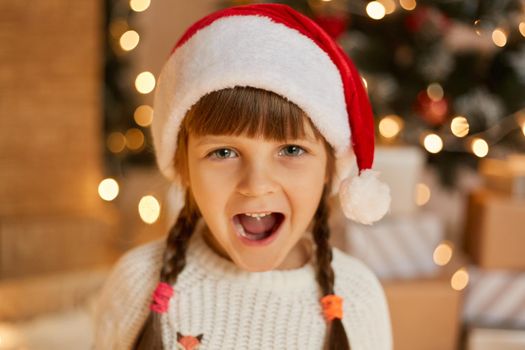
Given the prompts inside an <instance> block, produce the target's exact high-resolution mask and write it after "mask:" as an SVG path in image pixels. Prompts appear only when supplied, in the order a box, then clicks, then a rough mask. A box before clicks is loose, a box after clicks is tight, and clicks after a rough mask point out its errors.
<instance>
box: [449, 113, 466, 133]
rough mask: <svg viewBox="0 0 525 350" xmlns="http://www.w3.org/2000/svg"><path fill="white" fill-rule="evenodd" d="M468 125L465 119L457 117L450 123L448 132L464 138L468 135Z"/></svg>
mask: <svg viewBox="0 0 525 350" xmlns="http://www.w3.org/2000/svg"><path fill="white" fill-rule="evenodd" d="M469 128H470V125H469V123H468V120H467V118H465V117H463V116H461V115H458V116H457V117H455V118H454V119H452V121H451V122H450V131H452V134H454V136H457V137H465V136H467V135H468V132H469Z"/></svg>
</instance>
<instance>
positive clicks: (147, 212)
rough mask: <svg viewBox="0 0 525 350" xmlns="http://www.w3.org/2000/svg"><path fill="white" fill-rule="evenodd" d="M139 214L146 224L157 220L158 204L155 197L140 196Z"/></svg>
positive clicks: (158, 213) (158, 214)
mask: <svg viewBox="0 0 525 350" xmlns="http://www.w3.org/2000/svg"><path fill="white" fill-rule="evenodd" d="M139 215H140V218H141V219H142V221H144V222H145V223H147V224H153V223H154V222H155V221H157V219H158V218H159V216H160V204H159V201H158V200H157V198H155V197H154V196H151V195H147V196H144V197H142V198H141V199H140V201H139Z"/></svg>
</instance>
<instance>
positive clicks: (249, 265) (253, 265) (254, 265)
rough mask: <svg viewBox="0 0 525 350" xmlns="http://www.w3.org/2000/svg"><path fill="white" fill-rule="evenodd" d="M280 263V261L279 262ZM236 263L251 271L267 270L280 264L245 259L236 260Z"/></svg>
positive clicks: (273, 268)
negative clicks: (246, 260)
mask: <svg viewBox="0 0 525 350" xmlns="http://www.w3.org/2000/svg"><path fill="white" fill-rule="evenodd" d="M279 263H280V262H279ZM235 264H236V265H237V266H239V267H240V268H241V269H243V270H246V271H249V272H266V271H271V270H275V269H276V268H277V267H278V266H279V264H275V263H273V264H261V262H260V261H256V262H255V261H254V262H245V261H235Z"/></svg>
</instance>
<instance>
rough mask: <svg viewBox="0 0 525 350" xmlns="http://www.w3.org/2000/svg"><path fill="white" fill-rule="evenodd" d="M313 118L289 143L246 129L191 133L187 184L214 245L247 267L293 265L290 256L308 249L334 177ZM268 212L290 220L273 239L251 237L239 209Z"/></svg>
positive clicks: (239, 264) (248, 268) (257, 269)
mask: <svg viewBox="0 0 525 350" xmlns="http://www.w3.org/2000/svg"><path fill="white" fill-rule="evenodd" d="M305 124H306V125H305V131H306V136H305V138H303V139H297V140H293V141H288V142H286V143H283V142H276V141H270V140H265V139H263V138H249V137H245V136H226V135H221V136H216V135H206V136H202V137H198V136H194V135H191V134H190V135H189V137H188V181H189V183H187V185H188V186H189V187H190V189H191V192H192V194H193V197H194V199H195V202H196V203H197V206H198V207H199V210H200V212H201V214H202V216H203V218H204V221H205V222H206V224H207V226H208V229H209V231H210V232H211V236H212V237H211V238H212V240H213V241H214V245H216V247H214V248H215V249H216V250H219V253H220V254H221V255H224V256H227V257H228V258H229V259H230V260H232V261H233V262H234V263H235V264H236V265H237V266H239V267H241V268H243V269H245V270H248V271H254V272H255V271H267V270H272V269H276V268H279V267H280V266H291V263H290V259H294V257H297V252H298V250H300V249H301V248H300V246H299V242H300V239H301V238H302V237H303V235H304V233H305V231H306V229H307V228H308V225H309V224H310V222H311V220H312V218H313V216H314V214H315V211H316V209H317V206H318V204H319V201H320V199H321V195H322V191H323V186H324V184H325V182H326V180H327V179H326V177H327V175H326V165H327V153H326V149H325V147H324V143H323V141H322V140H316V139H315V136H314V133H313V130H312V129H311V127H310V125H308V123H305ZM264 212H274V213H282V214H283V215H284V221H282V223H281V225H280V226H279V229H278V230H277V233H276V234H273V235H272V236H271V238H270V239H269V240H267V241H270V243H267V244H260V243H259V244H255V245H254V244H250V242H247V240H246V238H243V237H242V236H241V234H240V233H239V229H238V227H237V228H236V225H235V222H236V221H235V220H234V217H236V219H237V218H239V215H238V214H241V215H243V214H244V213H264ZM272 216H273V215H272ZM276 217H278V218H282V216H279V215H276ZM243 219H244V218H243ZM245 219H247V220H256V219H255V218H248V217H246V218H245ZM243 222H245V221H243ZM252 222H253V221H252ZM237 226H238V225H237ZM251 243H253V241H252V242H251Z"/></svg>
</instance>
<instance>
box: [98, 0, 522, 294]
mask: <svg viewBox="0 0 525 350" xmlns="http://www.w3.org/2000/svg"><path fill="white" fill-rule="evenodd" d="M319 1H322V2H325V3H328V2H331V1H333V0H319ZM524 3H525V2H524ZM150 4H151V0H130V1H129V7H130V8H131V10H133V11H135V12H137V13H138V12H144V11H146V10H147V9H148V8H149V6H150ZM361 5H362V7H361V8H360V13H359V14H364V13H366V15H368V16H369V17H370V18H371V19H374V20H381V19H383V18H385V16H388V15H390V14H392V13H394V12H395V11H400V10H403V11H413V10H415V9H416V7H417V5H418V4H417V1H416V0H399V1H394V0H377V1H369V2H366V1H362V4H361ZM472 25H473V28H474V30H475V32H476V34H477V35H479V36H490V38H491V40H492V42H493V44H494V45H495V46H496V47H500V48H501V47H504V46H505V45H506V44H507V38H508V36H509V33H510V31H511V29H512V28H514V29H516V30H518V31H519V33H520V34H521V35H522V36H523V37H525V4H524V16H523V18H518V19H516V18H514V19H513V21H512V25H510V24H509V22H505V24H501V25H495V24H494V22H493V21H492V22H491V21H488V20H486V19H478V20H476V21H474V23H473V24H472ZM110 34H111V37H112V38H113V39H114V41H115V42H116V43H118V47H115V50H120V53H121V54H127V53H130V52H132V51H133V50H134V49H136V48H137V46H138V45H139V43H140V34H139V33H138V32H137V31H136V30H133V29H131V28H129V24H128V23H127V22H126V20H124V19H117V20H115V21H114V22H113V23H112V24H111V26H110ZM363 82H364V85H365V87H367V81H366V79H365V78H363ZM133 83H134V88H135V90H136V91H137V92H138V93H140V94H142V95H147V94H150V93H151V92H152V91H153V90H154V88H155V84H156V79H155V76H154V75H153V74H152V73H151V72H149V71H142V72H140V73H138V74H137V75H136V77H135V79H134V82H133ZM425 93H426V95H427V97H428V98H429V99H430V101H432V102H436V103H435V104H434V105H432V104H431V105H430V108H439V106H440V104H439V101H441V100H442V99H443V98H444V95H445V92H444V91H443V87H442V86H441V85H440V84H439V83H431V84H429V85H428V86H427V88H426V91H425ZM133 120H134V122H135V123H136V124H137V127H134V128H129V129H128V130H126V131H125V132H120V131H115V132H112V133H110V134H109V135H108V137H107V141H106V145H107V147H108V149H109V150H110V151H111V152H112V153H115V154H117V153H121V152H124V151H125V150H129V151H135V152H137V151H140V150H141V149H143V147H144V146H145V142H146V141H145V136H144V133H143V131H142V129H141V128H147V127H149V126H150V125H151V122H152V120H153V108H152V107H151V106H150V105H147V104H142V105H139V106H137V108H136V109H135V112H134V114H133ZM516 128H521V130H522V132H523V135H524V136H525V109H522V110H520V111H517V112H515V113H513V114H511V115H509V116H507V117H506V118H503V119H502V120H501V121H500V123H499V124H498V125H495V126H493V127H492V128H491V129H489V130H486V131H483V132H480V133H476V134H469V123H468V118H466V116H462V115H458V116H455V117H453V118H452V119H451V120H450V122H449V123H448V124H446V125H444V126H443V127H442V128H441V130H439V131H423V132H422V133H421V135H420V144H421V146H422V147H423V148H424V149H425V150H426V151H427V152H429V153H433V154H436V153H439V152H441V151H442V150H447V151H458V152H470V153H473V154H474V155H476V156H477V157H485V156H486V155H487V154H488V153H489V149H490V145H493V144H494V143H496V142H497V141H499V140H500V139H501V138H502V137H503V136H504V135H505V134H507V133H509V132H510V131H512V130H514V129H516ZM403 129H404V120H403V118H401V117H400V116H398V115H394V114H391V115H386V116H383V117H381V118H380V120H379V123H378V132H379V135H380V137H381V139H382V141H384V142H385V143H389V142H390V143H392V142H395V141H396V139H398V138H399V137H400V136H401V135H402V132H403ZM458 141H461V142H458ZM98 193H99V195H100V197H101V198H102V199H103V200H105V201H112V200H114V199H115V198H116V197H117V196H118V194H119V184H118V182H117V181H116V180H115V179H114V178H106V179H104V180H102V181H101V182H100V184H99V187H98ZM415 194H416V196H415V198H414V200H415V202H416V204H417V205H418V206H423V205H425V204H426V203H427V202H428V201H429V199H430V188H429V187H428V186H427V185H425V184H423V183H418V184H417V186H416V191H415ZM138 212H139V215H140V218H141V219H142V221H143V222H145V223H147V224H153V223H155V222H156V221H157V220H158V218H159V216H160V212H161V206H160V203H159V201H158V200H157V198H155V196H153V195H145V196H143V197H142V198H141V199H140V201H139V203H138ZM453 250H454V244H453V243H452V242H451V241H448V240H444V241H442V242H441V243H440V244H439V245H438V246H437V247H436V248H435V250H434V253H433V260H434V262H435V263H436V265H439V266H444V265H446V264H448V263H449V262H450V261H451V259H452V255H453ZM450 283H451V287H452V288H453V289H455V290H458V291H459V290H462V289H464V288H465V287H466V286H467V284H468V272H467V270H466V268H464V267H463V268H460V269H459V270H457V271H456V272H455V273H454V274H453V275H452V277H451V280H450Z"/></svg>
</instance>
